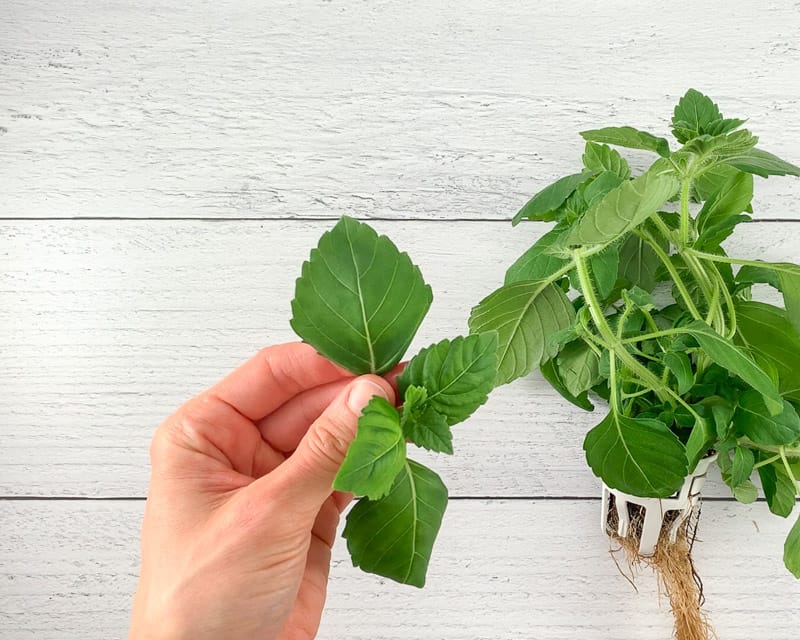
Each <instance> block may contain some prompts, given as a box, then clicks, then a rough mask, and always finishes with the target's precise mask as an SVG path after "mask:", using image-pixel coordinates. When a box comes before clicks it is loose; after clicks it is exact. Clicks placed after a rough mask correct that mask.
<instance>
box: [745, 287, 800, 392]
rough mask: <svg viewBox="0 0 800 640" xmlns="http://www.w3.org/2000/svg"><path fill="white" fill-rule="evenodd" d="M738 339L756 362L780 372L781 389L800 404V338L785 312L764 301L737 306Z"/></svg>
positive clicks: (779, 383) (779, 387)
mask: <svg viewBox="0 0 800 640" xmlns="http://www.w3.org/2000/svg"><path fill="white" fill-rule="evenodd" d="M736 320H737V326H736V336H735V340H736V341H737V342H738V343H739V344H741V345H742V346H743V347H745V348H746V349H748V350H749V351H750V353H752V354H753V356H754V357H755V358H756V360H757V361H758V360H760V361H766V362H769V363H770V364H771V365H772V366H774V368H775V369H776V370H777V372H778V389H779V390H780V392H781V394H782V395H783V396H784V397H786V398H788V399H789V400H794V401H795V402H800V366H798V363H800V337H798V335H797V333H796V332H795V330H794V327H793V326H792V325H791V323H790V322H789V319H788V317H787V315H786V312H785V311H784V310H783V309H781V308H780V307H775V306H773V305H770V304H765V303H763V302H742V301H740V302H737V303H736Z"/></svg>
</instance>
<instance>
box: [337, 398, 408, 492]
mask: <svg viewBox="0 0 800 640" xmlns="http://www.w3.org/2000/svg"><path fill="white" fill-rule="evenodd" d="M405 461H406V441H405V439H404V438H403V432H402V430H401V429H400V416H399V415H398V413H397V409H395V408H394V407H393V406H392V405H390V404H389V402H388V401H387V400H386V399H385V398H381V397H380V396H375V397H374V398H372V400H370V401H369V403H368V404H367V406H366V407H364V410H363V412H362V413H361V417H360V418H359V419H358V430H357V431H356V437H355V440H353V442H352V443H350V448H349V449H348V450H347V456H345V459H344V462H343V463H342V466H341V468H340V469H339V473H338V474H337V475H336V479H335V480H334V482H333V488H334V489H336V490H337V491H349V492H351V493H354V494H356V495H357V496H367V497H368V498H370V499H371V500H377V499H378V498H381V497H382V496H384V495H386V493H387V492H388V491H389V489H390V488H391V486H392V483H393V482H394V479H395V478H396V477H397V474H398V473H400V470H401V469H402V468H403V464H404V463H405Z"/></svg>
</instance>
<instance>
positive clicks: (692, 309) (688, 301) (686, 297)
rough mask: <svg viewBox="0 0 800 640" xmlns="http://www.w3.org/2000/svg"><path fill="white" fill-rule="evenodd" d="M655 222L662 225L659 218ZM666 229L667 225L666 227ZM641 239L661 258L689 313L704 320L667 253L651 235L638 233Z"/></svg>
mask: <svg viewBox="0 0 800 640" xmlns="http://www.w3.org/2000/svg"><path fill="white" fill-rule="evenodd" d="M653 219H654V220H659V221H660V222H661V223H662V224H663V221H661V220H660V219H659V218H658V216H654V217H653ZM665 228H666V225H665ZM666 231H667V232H669V229H668V228H666ZM638 235H639V237H640V238H642V239H643V240H644V241H645V242H647V244H649V245H650V248H651V249H652V250H653V251H654V252H655V254H656V255H657V256H658V257H659V259H660V260H661V262H662V264H663V265H664V268H665V269H666V270H667V272H668V273H669V275H670V277H671V278H672V281H673V282H674V283H675V286H676V287H677V288H678V291H679V292H680V294H681V298H682V299H683V303H684V304H685V305H686V308H687V309H688V310H689V313H691V314H692V317H693V318H694V319H695V320H702V319H703V316H702V315H701V314H700V311H698V309H697V306H696V305H695V304H694V300H692V296H691V294H690V293H689V290H688V289H687V288H686V284H685V283H684V281H683V279H682V278H681V276H680V274H679V273H678V270H677V269H676V268H675V265H674V264H672V260H670V259H669V256H668V255H667V254H666V253H665V251H664V250H663V249H662V248H661V247H660V246H659V244H658V242H656V240H655V238H653V237H652V236H651V235H650V234H649V233H647V232H644V231H640V232H638Z"/></svg>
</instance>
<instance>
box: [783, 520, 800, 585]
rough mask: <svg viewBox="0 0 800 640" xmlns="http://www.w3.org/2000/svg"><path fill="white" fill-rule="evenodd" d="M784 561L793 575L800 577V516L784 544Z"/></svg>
mask: <svg viewBox="0 0 800 640" xmlns="http://www.w3.org/2000/svg"><path fill="white" fill-rule="evenodd" d="M783 562H784V564H785V565H786V568H787V569H788V570H789V571H791V573H792V575H793V576H794V577H795V578H798V579H800V517H798V518H797V522H795V523H794V526H793V527H792V529H791V531H789V535H788V537H787V538H786V542H785V543H784V545H783Z"/></svg>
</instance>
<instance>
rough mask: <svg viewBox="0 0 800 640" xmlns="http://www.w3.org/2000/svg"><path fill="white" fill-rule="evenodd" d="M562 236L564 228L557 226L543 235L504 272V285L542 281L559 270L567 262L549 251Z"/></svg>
mask: <svg viewBox="0 0 800 640" xmlns="http://www.w3.org/2000/svg"><path fill="white" fill-rule="evenodd" d="M563 234H564V227H562V226H558V227H556V228H555V229H552V230H550V231H548V232H547V233H545V234H544V235H543V236H542V237H541V238H539V240H537V242H536V244H534V245H533V246H532V247H531V248H530V249H528V250H527V251H526V252H525V253H523V254H522V255H521V256H520V257H519V258H518V259H517V260H516V262H514V264H512V265H511V266H510V267H509V268H508V271H506V279H505V284H511V283H513V282H523V281H525V280H543V279H545V278H548V277H550V276H551V275H553V274H554V273H555V272H556V271H558V270H559V269H561V268H562V267H563V266H564V265H565V264H567V262H568V260H567V259H566V258H561V257H557V256H554V255H552V254H550V253H549V250H550V248H551V247H552V246H554V245H555V244H556V243H557V241H558V239H559V238H560V237H561V236H562V235H563Z"/></svg>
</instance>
